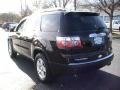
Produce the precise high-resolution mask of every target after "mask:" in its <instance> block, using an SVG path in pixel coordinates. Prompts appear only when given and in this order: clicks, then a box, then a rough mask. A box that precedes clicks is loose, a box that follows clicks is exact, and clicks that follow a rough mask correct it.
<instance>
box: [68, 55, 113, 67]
mask: <svg viewBox="0 0 120 90" xmlns="http://www.w3.org/2000/svg"><path fill="white" fill-rule="evenodd" d="M113 55H114V54H113V53H111V54H110V55H108V56H106V57H103V58H100V59H96V60H94V61H90V62H82V63H70V64H68V65H69V66H73V65H81V64H89V63H95V62H99V61H104V60H105V59H107V58H109V57H111V56H113Z"/></svg>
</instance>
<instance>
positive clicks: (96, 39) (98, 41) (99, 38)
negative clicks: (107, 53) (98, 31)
mask: <svg viewBox="0 0 120 90" xmlns="http://www.w3.org/2000/svg"><path fill="white" fill-rule="evenodd" d="M93 42H94V44H95V45H100V44H103V37H102V36H96V37H94V38H93Z"/></svg>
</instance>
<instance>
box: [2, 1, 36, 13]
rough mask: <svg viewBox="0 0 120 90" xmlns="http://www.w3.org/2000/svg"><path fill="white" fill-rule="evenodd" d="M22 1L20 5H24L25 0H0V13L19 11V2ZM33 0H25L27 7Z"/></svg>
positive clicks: (30, 5)
mask: <svg viewBox="0 0 120 90" xmlns="http://www.w3.org/2000/svg"><path fill="white" fill-rule="evenodd" d="M21 1H22V7H23V8H24V7H25V0H0V13H8V12H14V13H20V11H21V3H20V2H21ZM33 1H34V0H26V4H27V5H29V7H32V4H33Z"/></svg>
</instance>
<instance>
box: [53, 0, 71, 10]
mask: <svg viewBox="0 0 120 90" xmlns="http://www.w3.org/2000/svg"><path fill="white" fill-rule="evenodd" d="M70 1H71V0H53V1H52V4H53V7H61V8H66V6H67V5H68V3H69V2H70Z"/></svg>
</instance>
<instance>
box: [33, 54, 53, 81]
mask: <svg viewBox="0 0 120 90" xmlns="http://www.w3.org/2000/svg"><path fill="white" fill-rule="evenodd" d="M39 58H42V60H43V62H44V64H45V67H46V77H45V79H44V80H42V79H41V78H40V77H39V75H38V72H37V60H38V59H39ZM35 68H36V73H37V76H38V78H39V80H40V81H41V82H43V83H48V82H49V81H51V80H50V79H51V73H50V69H49V65H48V61H47V59H46V58H45V56H44V55H43V54H41V53H38V54H37V55H36V56H35Z"/></svg>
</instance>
